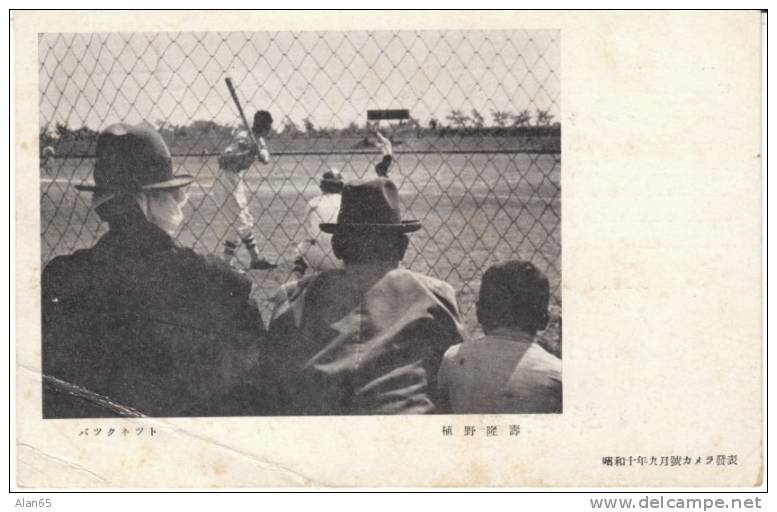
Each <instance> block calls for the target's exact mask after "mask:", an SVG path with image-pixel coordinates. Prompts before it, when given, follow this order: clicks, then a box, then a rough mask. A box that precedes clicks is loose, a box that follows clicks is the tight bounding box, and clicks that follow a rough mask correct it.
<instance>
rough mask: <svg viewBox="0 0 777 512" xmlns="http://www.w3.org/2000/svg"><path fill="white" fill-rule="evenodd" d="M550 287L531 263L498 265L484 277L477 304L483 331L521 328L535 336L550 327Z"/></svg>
mask: <svg viewBox="0 0 777 512" xmlns="http://www.w3.org/2000/svg"><path fill="white" fill-rule="evenodd" d="M549 301H550V285H549V283H548V278H547V277H545V275H544V274H543V273H542V272H540V270H539V269H538V268H537V267H535V266H534V265H533V264H532V263H529V262H527V261H518V260H513V261H507V262H504V263H498V264H496V265H494V266H492V267H490V268H489V269H488V270H486V272H485V274H483V280H482V283H481V285H480V295H479V297H478V302H477V316H478V322H480V325H481V326H482V327H483V330H484V331H485V332H486V333H488V332H489V331H491V330H493V329H496V328H499V327H518V328H519V329H521V330H523V331H525V332H527V333H529V334H532V335H533V334H535V333H536V332H537V331H541V330H543V329H545V327H547V325H548V303H549Z"/></svg>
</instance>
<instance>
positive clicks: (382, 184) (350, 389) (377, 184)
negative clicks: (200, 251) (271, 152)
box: [264, 178, 463, 415]
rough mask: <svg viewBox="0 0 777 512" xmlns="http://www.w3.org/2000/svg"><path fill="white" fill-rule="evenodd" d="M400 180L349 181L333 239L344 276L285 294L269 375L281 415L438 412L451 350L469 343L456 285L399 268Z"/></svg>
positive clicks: (273, 333) (301, 284) (406, 227)
mask: <svg viewBox="0 0 777 512" xmlns="http://www.w3.org/2000/svg"><path fill="white" fill-rule="evenodd" d="M419 228H420V224H419V223H418V222H417V221H402V220H401V212H400V206H399V195H398V192H397V188H396V186H395V185H394V183H393V182H391V181H390V180H388V179H386V178H378V179H375V180H372V181H367V182H351V183H347V184H346V185H345V187H344V188H343V192H342V203H341V207H340V211H339V214H338V216H337V223H322V224H321V230H322V231H324V232H325V233H331V234H332V248H333V251H334V254H335V256H336V257H337V258H338V259H340V260H342V261H343V262H344V264H345V268H343V269H333V270H327V271H324V272H322V273H320V274H318V275H314V276H310V277H307V278H305V279H302V280H300V281H295V282H292V283H288V284H286V285H284V286H282V287H281V289H280V290H279V291H278V294H277V296H276V299H275V310H274V312H273V315H272V319H271V321H270V327H269V339H268V341H269V346H268V352H267V354H268V355H267V358H266V359H264V361H266V362H267V363H268V365H269V368H268V369H267V371H266V373H273V374H274V377H275V378H274V379H273V380H272V382H274V383H275V390H274V392H275V396H276V404H277V409H276V412H277V413H278V414H295V415H299V414H310V415H327V414H421V413H430V412H434V411H435V397H434V396H433V392H434V390H435V389H436V386H435V378H436V375H437V370H438V368H439V365H440V361H441V359H442V355H443V353H444V352H445V350H446V349H447V348H448V347H450V346H451V345H454V344H456V343H460V342H461V341H462V339H463V327H462V323H461V318H460V315H459V309H458V305H457V303H456V293H455V291H454V289H453V287H451V285H449V284H448V283H445V282H443V281H440V280H437V279H434V278H432V277H429V276H425V275H423V274H419V273H416V272H412V271H410V270H407V269H404V268H399V263H400V261H401V260H402V258H403V257H404V255H405V251H406V249H407V246H408V241H409V239H408V237H407V234H406V233H409V232H412V231H416V230H417V229H419Z"/></svg>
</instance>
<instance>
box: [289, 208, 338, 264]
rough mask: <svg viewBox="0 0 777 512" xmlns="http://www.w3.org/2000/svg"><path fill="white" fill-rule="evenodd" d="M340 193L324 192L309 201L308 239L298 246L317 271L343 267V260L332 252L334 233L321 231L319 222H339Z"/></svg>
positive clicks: (299, 251) (300, 252)
mask: <svg viewBox="0 0 777 512" xmlns="http://www.w3.org/2000/svg"><path fill="white" fill-rule="evenodd" d="M341 197H342V196H341V195H340V194H322V195H320V196H316V197H314V198H313V199H311V200H310V202H308V210H307V216H306V218H305V229H306V232H307V239H306V240H305V241H304V242H302V243H301V244H299V245H298V246H297V254H298V256H301V257H302V258H304V259H305V263H307V264H308V266H309V267H310V268H311V269H312V270H313V271H315V272H321V271H323V270H331V269H335V268H342V267H343V262H342V261H340V260H338V259H337V258H336V257H335V255H334V253H333V252H332V235H329V234H327V233H324V232H322V231H321V228H320V227H319V224H321V223H335V222H337V214H338V213H339V212H340V199H341Z"/></svg>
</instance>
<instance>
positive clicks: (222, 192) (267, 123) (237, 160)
mask: <svg viewBox="0 0 777 512" xmlns="http://www.w3.org/2000/svg"><path fill="white" fill-rule="evenodd" d="M272 121H273V119H272V115H271V114H270V113H269V112H267V111H266V110H259V111H257V112H256V114H254V124H253V126H252V129H251V131H252V132H253V135H254V137H255V138H256V141H257V143H258V145H259V147H258V148H257V147H256V146H255V145H254V144H253V142H252V141H251V138H250V136H249V134H248V133H247V132H246V131H244V130H243V131H239V132H238V133H237V134H236V136H235V139H234V141H233V142H232V144H230V145H229V147H227V149H225V150H224V152H223V153H222V154H221V155H220V156H219V168H220V169H221V171H222V172H221V176H220V177H219V179H218V180H217V183H215V184H214V195H215V197H216V201H217V202H218V205H219V208H220V210H221V212H223V214H224V215H226V217H227V219H228V222H229V225H230V227H234V229H235V231H236V232H237V234H238V236H239V239H235V238H232V237H231V236H230V235H229V234H228V235H227V237H226V238H225V240H224V259H225V260H226V261H227V263H229V264H230V265H233V264H234V262H235V254H236V252H237V250H238V248H239V247H240V243H241V242H242V243H243V245H244V246H245V248H246V249H247V250H248V253H249V255H250V256H251V263H250V265H249V266H250V268H252V269H257V270H267V269H271V268H275V267H277V265H276V264H275V263H271V262H269V261H267V260H266V259H265V258H262V257H261V256H260V255H259V250H258V249H257V247H256V239H255V238H254V223H255V220H254V216H253V215H251V210H250V208H249V205H248V195H247V190H246V184H245V180H244V179H243V172H244V171H245V170H246V169H248V168H249V167H251V165H252V164H253V162H254V160H255V159H258V160H259V161H260V162H261V163H262V164H265V165H266V164H267V163H269V161H270V153H269V151H268V150H267V147H266V144H265V142H264V137H265V136H266V135H267V134H268V133H270V129H271V128H272Z"/></svg>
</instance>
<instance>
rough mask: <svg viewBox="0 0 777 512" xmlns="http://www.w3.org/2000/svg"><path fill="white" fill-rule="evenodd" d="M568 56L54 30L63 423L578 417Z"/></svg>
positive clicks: (537, 46)
mask: <svg viewBox="0 0 777 512" xmlns="http://www.w3.org/2000/svg"><path fill="white" fill-rule="evenodd" d="M561 44H562V41H561V38H560V34H559V32H558V31H557V30H497V31H483V30H480V31H478V30H471V31H470V30H451V31H308V32H293V31H278V32H250V33H247V32H206V33H198V32H173V33H171V32H159V33H143V32H137V33H135V32H130V33H121V32H117V33H41V34H39V43H38V48H39V101H40V103H39V120H38V121H39V126H40V129H39V142H40V147H39V149H40V218H41V221H40V230H41V231H40V237H41V259H42V261H41V268H42V273H41V285H42V286H41V290H42V291H41V294H42V303H41V304H42V332H43V337H42V351H41V355H42V369H43V394H42V396H43V404H42V413H43V417H44V418H92V417H113V416H152V417H181V416H194V417H199V416H306V415H389V414H435V413H446V414H473V413H477V414H559V413H562V364H561V357H562V330H561V318H562V315H561V311H562V309H561V304H562V296H561V295H562V294H561V233H560V231H561V123H560V120H561V116H560V94H561V91H560V76H559V68H560V45H561Z"/></svg>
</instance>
